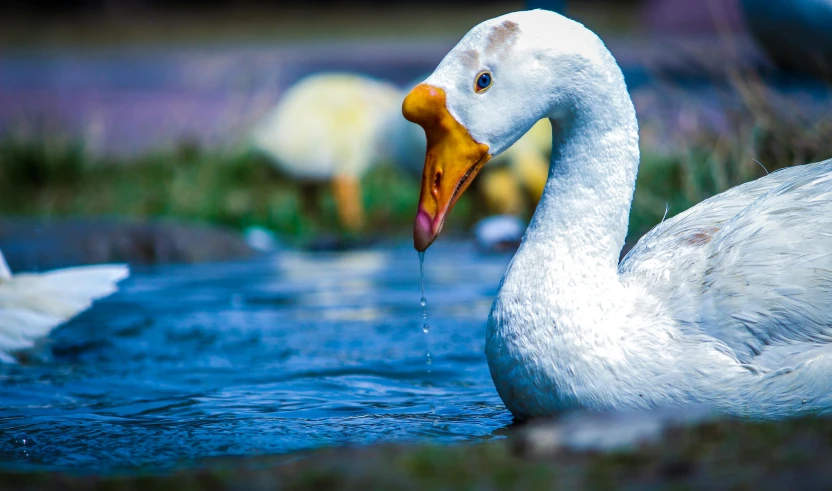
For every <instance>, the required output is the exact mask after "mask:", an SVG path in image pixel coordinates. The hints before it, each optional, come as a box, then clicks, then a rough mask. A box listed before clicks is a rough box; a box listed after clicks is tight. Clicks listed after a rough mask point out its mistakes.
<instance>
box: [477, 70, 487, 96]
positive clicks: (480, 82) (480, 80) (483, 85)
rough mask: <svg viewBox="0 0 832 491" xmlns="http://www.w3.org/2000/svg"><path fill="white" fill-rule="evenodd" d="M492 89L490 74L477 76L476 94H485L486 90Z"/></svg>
mask: <svg viewBox="0 0 832 491" xmlns="http://www.w3.org/2000/svg"><path fill="white" fill-rule="evenodd" d="M489 87H491V74H490V73H488V72H482V73H480V74H479V75H477V82H476V84H475V87H474V90H475V91H476V92H483V91H484V90H485V89H487V88H489Z"/></svg>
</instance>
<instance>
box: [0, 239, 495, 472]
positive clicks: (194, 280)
mask: <svg viewBox="0 0 832 491" xmlns="http://www.w3.org/2000/svg"><path fill="white" fill-rule="evenodd" d="M508 260H509V256H493V255H482V254H479V253H477V252H475V251H473V249H472V248H471V247H470V246H468V245H466V244H461V243H459V244H450V245H449V244H444V245H443V244H437V245H436V246H434V247H432V248H431V250H430V251H428V253H427V256H426V258H425V296H426V297H427V301H428V312H429V317H430V333H429V334H426V333H425V332H424V331H423V326H424V319H423V317H422V306H421V305H420V302H419V300H420V297H421V294H420V290H419V261H418V257H417V255H416V252H415V251H413V249H412V247H409V246H404V245H403V246H401V247H384V248H378V249H372V250H364V251H353V252H345V253H302V252H295V251H286V252H279V253H276V254H275V255H273V256H269V257H263V258H258V259H256V260H254V261H250V262H244V263H229V264H209V265H197V266H175V267H170V266H168V267H158V268H152V269H145V270H137V271H135V272H134V275H133V276H132V277H131V278H130V279H129V280H128V281H126V282H125V283H123V288H122V290H121V291H120V292H119V293H118V294H116V295H114V296H113V297H110V298H108V299H105V300H103V301H101V302H99V303H97V304H96V305H95V307H94V308H93V309H92V310H90V311H88V312H86V313H85V314H83V315H82V316H80V317H78V318H76V319H74V320H73V321H72V322H70V323H69V324H67V325H64V326H63V327H61V328H59V329H58V330H57V331H55V332H54V333H53V334H52V336H51V337H50V339H49V346H48V347H47V349H44V350H42V351H41V352H39V353H36V354H33V355H32V359H31V360H30V361H28V362H27V363H25V364H21V365H17V366H8V365H6V366H0V378H2V383H1V384H0V401H2V403H0V406H2V408H0V432H2V434H1V435H0V462H3V465H4V466H5V467H7V468H9V467H11V468H32V467H34V468H45V469H76V470H82V471H93V472H109V471H114V470H117V469H126V468H136V467H141V468H145V469H151V470H152V469H168V468H171V467H176V466H181V465H188V464H191V463H194V462H198V461H200V460H201V459H206V458H211V457H220V456H240V455H242V456H248V455H262V454H277V453H287V452H292V451H297V450H302V449H309V448H316V447H320V446H327V445H338V444H359V445H363V444H370V443H379V442H411V441H415V442H438V443H452V442H462V441H470V440H477V439H487V438H492V437H493V436H494V431H495V430H497V429H499V428H502V427H504V426H506V425H508V424H510V422H511V416H510V414H509V413H508V412H507V411H506V410H505V408H504V407H503V405H502V403H501V402H500V399H499V397H498V396H497V394H496V392H495V390H494V387H493V385H492V382H491V378H490V375H489V373H488V367H487V365H486V362H485V356H484V353H483V349H484V342H485V341H484V329H485V319H486V317H487V315H488V310H489V308H490V306H491V300H492V298H493V295H494V294H495V292H496V290H497V287H498V283H499V280H500V277H501V275H502V273H503V271H504V269H505V266H506V264H507V263H508ZM428 351H430V353H431V362H432V363H431V365H430V366H427V365H426V363H425V361H426V353H427V352H428Z"/></svg>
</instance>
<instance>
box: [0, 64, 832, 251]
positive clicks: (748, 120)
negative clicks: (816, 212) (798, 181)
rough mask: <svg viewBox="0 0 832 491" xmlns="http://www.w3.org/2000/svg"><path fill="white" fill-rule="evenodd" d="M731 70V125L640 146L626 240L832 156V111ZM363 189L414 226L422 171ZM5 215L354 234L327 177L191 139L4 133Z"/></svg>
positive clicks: (462, 218)
mask: <svg viewBox="0 0 832 491" xmlns="http://www.w3.org/2000/svg"><path fill="white" fill-rule="evenodd" d="M734 76H735V80H734V83H733V92H732V97H734V99H736V98H737V96H738V97H739V98H740V104H736V100H734V102H733V103H731V102H729V101H726V103H725V104H724V107H725V108H726V109H725V118H726V120H727V121H728V124H729V125H730V127H731V128H732V130H731V131H730V132H722V133H719V132H715V131H712V130H709V129H707V128H699V129H698V130H697V131H696V132H694V133H693V134H686V135H684V136H683V141H684V146H682V147H681V149H679V150H674V151H673V152H666V151H665V152H661V151H659V150H658V149H655V148H642V162H641V167H640V171H639V178H638V183H637V186H636V192H635V197H634V202H633V208H632V211H631V215H630V231H629V235H628V243H630V244H632V243H634V242H635V241H636V240H637V239H638V238H639V237H640V236H641V235H642V234H644V233H645V232H646V231H647V230H649V229H650V228H651V227H653V226H654V225H656V224H657V223H659V222H660V221H661V220H662V217H663V216H664V214H665V206H666V205H669V207H670V208H669V213H668V216H673V215H675V214H677V213H680V212H681V211H683V210H686V209H687V208H689V207H691V206H693V205H695V204H696V203H698V202H700V201H702V200H703V199H705V198H708V197H710V196H713V195H714V194H717V193H720V192H722V191H724V190H726V189H728V188H730V187H733V186H735V185H737V184H740V183H743V182H746V181H749V180H752V179H756V178H758V177H761V176H763V175H765V174H766V172H771V171H774V170H776V169H778V168H781V167H785V166H789V165H794V164H801V163H807V162H814V161H819V160H823V159H826V158H830V157H832V138H829V135H830V134H832V112H830V111H825V112H823V111H821V113H820V115H819V116H815V117H806V116H805V114H804V111H803V108H805V104H804V105H803V106H800V105H797V104H794V103H793V102H792V101H791V100H790V99H789V98H788V97H786V96H783V95H781V94H780V93H778V92H776V91H774V90H771V89H769V88H768V87H766V86H765V85H764V84H762V83H761V82H760V81H759V80H758V79H756V78H753V77H748V76H746V77H745V78H742V77H740V76H737V75H734ZM476 183H477V181H475V185H476ZM363 193H364V204H365V208H366V210H367V215H368V217H367V218H368V220H367V222H368V223H370V224H372V227H371V230H370V233H371V234H374V235H375V236H377V237H399V238H405V237H408V236H409V235H410V230H411V224H412V220H413V215H414V211H415V205H416V201H417V199H418V194H419V183H418V179H417V178H415V177H414V176H410V175H408V174H406V173H404V172H402V171H401V170H399V169H398V168H396V167H395V166H392V165H386V166H381V167H378V168H376V169H374V170H373V171H371V172H370V173H369V174H368V175H366V176H365V177H364V180H363ZM484 210H485V207H483V206H481V203H479V202H478V201H477V198H476V193H475V192H469V193H467V194H466V195H464V196H463V198H462V199H461V200H460V202H459V203H458V204H457V206H456V208H455V209H454V212H453V213H452V214H451V216H450V218H449V220H448V224H447V226H446V230H448V231H449V232H450V233H454V231H456V232H459V231H463V230H467V229H469V228H470V226H471V225H472V224H473V223H474V222H475V221H476V220H477V219H479V218H482V217H483V216H484V214H485V213H484ZM528 212H529V216H530V214H531V210H528ZM0 214H6V215H23V216H38V217H43V216H45V217H64V216H79V215H80V216H84V215H92V216H103V215H106V216H118V217H131V218H138V219H154V218H173V219H179V220H184V221H190V222H198V223H205V224H218V225H223V226H229V227H232V228H235V229H237V230H243V229H245V228H247V227H250V226H261V227H265V228H267V229H270V230H273V231H274V232H276V233H278V234H279V235H280V236H282V237H283V238H284V239H288V240H289V241H290V242H291V241H294V242H295V243H304V242H306V241H309V240H312V239H314V238H316V237H319V236H321V235H345V232H344V231H343V230H342V229H341V228H340V227H339V225H338V219H337V216H336V212H335V205H334V201H333V198H332V195H331V193H330V190H329V189H328V188H327V187H325V186H314V185H309V184H304V183H298V182H295V181H293V180H291V179H290V178H288V177H287V176H285V175H282V174H280V173H279V172H278V171H277V170H276V169H275V168H274V167H273V166H272V165H271V164H270V163H269V162H268V161H267V160H265V159H264V158H263V157H261V156H260V155H258V154H255V153H252V152H250V151H246V150H241V149H226V150H212V151H205V150H203V149H200V148H198V147H196V146H194V145H189V144H187V143H183V144H182V145H180V147H178V148H175V149H171V150H168V151H160V152H153V153H147V154H144V155H139V156H136V157H131V158H103V157H95V156H92V155H89V154H88V153H87V152H85V149H84V147H83V145H81V144H79V143H78V142H77V141H74V140H71V139H63V138H59V137H56V136H54V135H51V134H49V135H41V136H39V137H34V138H33V137H28V138H21V137H11V136H7V137H6V138H5V139H3V140H0ZM446 233H447V232H446Z"/></svg>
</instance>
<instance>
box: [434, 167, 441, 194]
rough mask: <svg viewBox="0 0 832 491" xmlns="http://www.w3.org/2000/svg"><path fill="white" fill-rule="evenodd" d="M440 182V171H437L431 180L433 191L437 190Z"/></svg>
mask: <svg viewBox="0 0 832 491" xmlns="http://www.w3.org/2000/svg"><path fill="white" fill-rule="evenodd" d="M440 181H442V171H437V172H436V176H435V177H434V178H433V187H434V188H435V189H437V190H438V189H439V183H440Z"/></svg>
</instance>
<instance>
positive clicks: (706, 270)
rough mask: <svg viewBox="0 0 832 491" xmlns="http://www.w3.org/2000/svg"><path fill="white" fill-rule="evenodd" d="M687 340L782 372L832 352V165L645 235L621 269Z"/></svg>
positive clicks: (698, 210)
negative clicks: (807, 357) (712, 342)
mask: <svg viewBox="0 0 832 491" xmlns="http://www.w3.org/2000/svg"><path fill="white" fill-rule="evenodd" d="M619 272H620V274H621V278H622V281H623V282H624V283H625V284H631V285H637V286H640V287H642V288H644V289H645V290H646V291H647V292H648V293H649V294H651V295H652V296H653V297H654V298H657V299H659V301H660V302H662V305H663V306H664V307H665V310H666V312H667V313H669V314H670V315H671V316H672V317H673V318H674V319H675V320H676V321H677V322H678V323H679V325H680V326H681V327H682V329H683V330H688V331H690V332H695V333H698V334H707V335H710V336H713V337H714V338H717V339H719V340H721V341H722V342H723V343H724V344H725V345H726V346H728V347H729V348H730V349H731V350H733V352H734V353H735V356H736V357H737V358H738V359H739V360H740V361H741V362H744V363H752V362H753V363H754V364H758V365H763V366H767V367H770V368H779V367H781V366H783V364H784V363H785V362H786V361H789V360H790V361H794V357H795V356H797V355H798V354H800V353H803V352H808V351H812V352H814V351H817V350H818V349H821V350H827V349H829V348H830V346H829V345H832V308H829V306H830V305H832V303H830V301H832V160H827V161H825V162H820V163H817V164H811V165H806V166H800V167H793V168H789V169H785V170H782V171H779V172H775V173H773V174H771V175H769V176H767V177H764V178H762V179H758V180H756V181H753V182H751V183H747V184H744V185H742V186H738V187H736V188H733V189H731V190H729V191H727V192H725V193H722V194H720V195H717V196H715V197H713V198H711V199H709V200H706V201H703V202H702V203H700V204H699V205H697V206H695V207H693V208H691V209H690V210H688V211H686V212H685V213H682V214H680V215H678V216H677V217H674V218H673V219H672V220H668V221H666V222H664V223H662V224H660V225H659V226H657V227H656V228H654V229H653V230H652V231H651V232H649V233H648V234H647V235H646V236H645V237H644V238H643V239H642V240H641V241H640V242H639V244H638V245H637V246H636V247H635V248H633V250H632V251H631V252H630V254H628V255H627V257H626V258H625V259H624V260H623V261H622V263H621V266H620V268H619Z"/></svg>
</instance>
